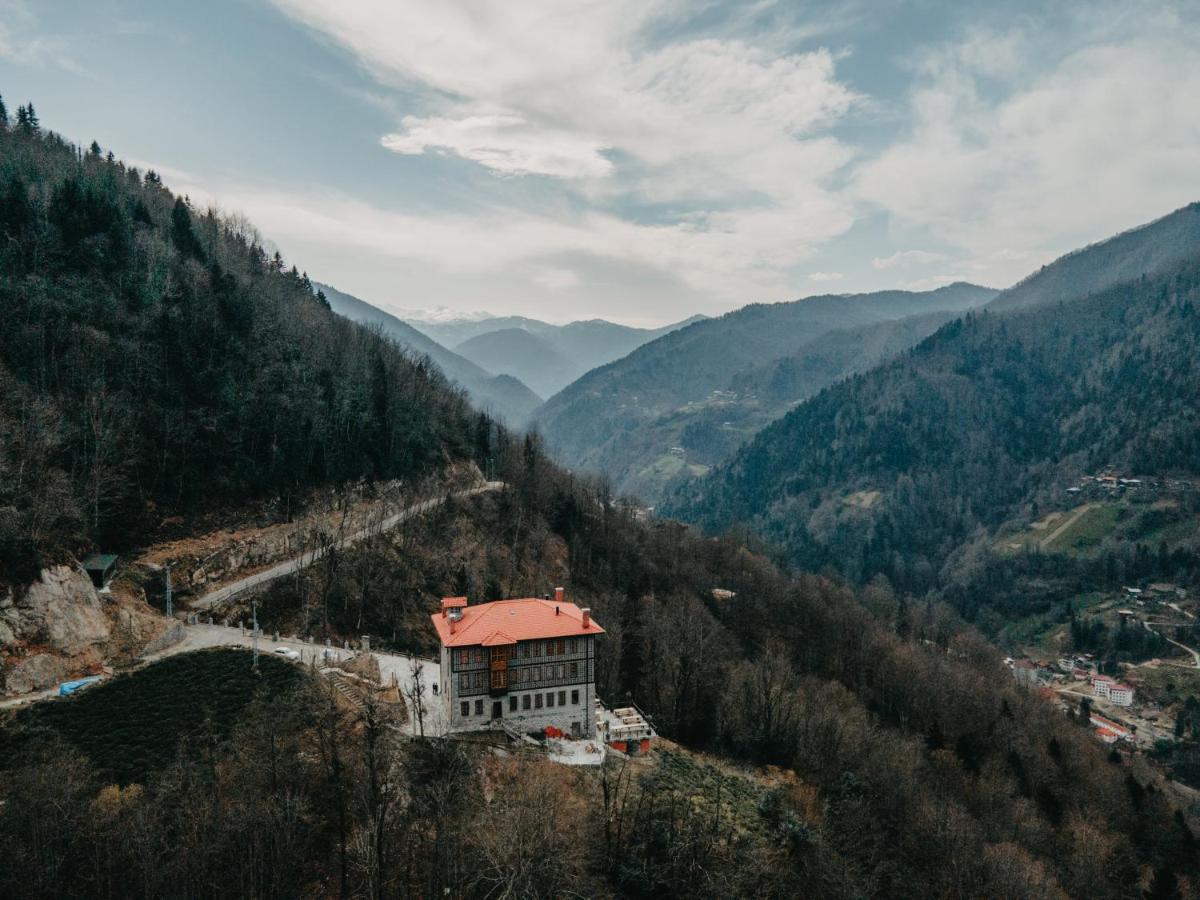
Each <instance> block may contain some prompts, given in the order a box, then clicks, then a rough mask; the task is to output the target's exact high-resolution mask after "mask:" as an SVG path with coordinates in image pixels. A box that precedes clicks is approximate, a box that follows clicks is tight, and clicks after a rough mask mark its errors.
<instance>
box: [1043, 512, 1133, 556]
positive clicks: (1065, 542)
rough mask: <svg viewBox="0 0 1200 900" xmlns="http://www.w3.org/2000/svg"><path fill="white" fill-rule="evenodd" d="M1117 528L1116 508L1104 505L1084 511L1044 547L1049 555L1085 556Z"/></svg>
mask: <svg viewBox="0 0 1200 900" xmlns="http://www.w3.org/2000/svg"><path fill="white" fill-rule="evenodd" d="M1116 527H1117V507H1116V506H1115V505H1113V504H1111V503H1104V504H1101V505H1099V506H1094V507H1092V508H1091V509H1089V510H1086V511H1085V512H1084V513H1083V514H1082V515H1081V516H1080V517H1079V518H1078V519H1076V520H1075V521H1074V522H1072V523H1071V524H1070V525H1069V526H1068V527H1067V528H1066V530H1064V531H1063V532H1062V533H1061V534H1059V535H1056V536H1055V537H1054V539H1053V540H1051V541H1050V542H1049V543H1048V544H1047V545H1046V547H1045V549H1046V550H1047V551H1048V552H1050V553H1066V554H1078V555H1087V554H1089V553H1092V552H1094V551H1095V550H1096V549H1098V548H1099V546H1100V544H1102V543H1103V542H1104V539H1105V538H1107V537H1108V536H1109V535H1110V534H1112V533H1113V531H1114V529H1115V528H1116Z"/></svg>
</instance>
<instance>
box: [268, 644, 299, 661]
mask: <svg viewBox="0 0 1200 900" xmlns="http://www.w3.org/2000/svg"><path fill="white" fill-rule="evenodd" d="M271 652H272V653H274V654H276V655H278V656H282V657H284V658H285V659H290V660H291V661H292V662H299V661H300V652H299V651H298V650H289V649H288V648H287V647H276V648H275V649H274V650H272V651H271Z"/></svg>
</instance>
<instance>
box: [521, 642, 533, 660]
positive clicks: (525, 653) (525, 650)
mask: <svg viewBox="0 0 1200 900" xmlns="http://www.w3.org/2000/svg"><path fill="white" fill-rule="evenodd" d="M530 646H531V645H530V643H529V642H528V641H526V642H525V643H524V644H522V645H521V658H522V659H529V648H530Z"/></svg>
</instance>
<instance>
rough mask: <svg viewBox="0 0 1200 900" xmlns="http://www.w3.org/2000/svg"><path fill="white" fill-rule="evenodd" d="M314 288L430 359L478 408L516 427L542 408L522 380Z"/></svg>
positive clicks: (372, 309) (346, 297)
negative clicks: (494, 372) (539, 407)
mask: <svg viewBox="0 0 1200 900" xmlns="http://www.w3.org/2000/svg"><path fill="white" fill-rule="evenodd" d="M315 287H316V288H317V289H319V290H320V291H322V292H323V293H324V294H325V297H326V299H327V300H328V301H329V305H330V307H331V308H332V309H333V311H334V312H335V313H337V314H338V315H341V316H345V317H346V318H347V319H351V320H352V321H355V322H361V323H362V324H364V325H375V326H378V327H379V328H381V329H383V333H384V334H385V335H387V336H388V337H390V338H392V339H393V340H395V341H397V342H398V343H399V344H400V345H401V346H404V347H407V348H409V349H411V350H413V351H414V352H416V353H419V354H422V355H424V356H428V357H429V358H430V359H431V360H432V361H433V362H434V364H436V365H437V367H438V368H439V369H441V370H442V373H443V374H444V375H445V376H446V377H447V378H449V379H450V380H451V381H454V382H456V383H458V384H460V385H462V387H464V388H465V389H466V391H467V393H468V394H469V395H470V397H471V400H472V401H473V402H474V404H475V405H476V406H477V407H478V408H480V409H483V410H486V411H488V412H490V413H492V414H493V415H495V416H497V417H498V418H500V419H503V420H504V421H505V422H507V423H508V424H510V425H512V426H513V427H514V428H515V427H520V426H521V425H522V424H524V423H525V421H526V420H527V419H528V418H529V415H530V413H532V412H533V411H534V410H535V409H536V408H537V407H538V406H540V405H541V403H542V398H541V397H540V396H538V395H537V394H536V393H534V391H533V390H531V389H530V388H529V386H528V385H526V384H524V383H523V382H522V381H521V380H520V379H519V378H516V377H514V376H512V375H509V374H502V375H496V374H493V373H492V371H491V370H490V369H488V368H487V367H486V366H484V367H482V368H481V367H480V366H479V365H477V364H476V363H474V362H472V361H471V360H470V359H468V358H466V357H464V356H462V355H460V354H458V353H455V352H454V351H452V350H448V349H447V348H446V347H444V346H442V345H441V344H439V343H438V342H437V341H436V340H434V339H433V338H430V337H429V336H427V335H426V334H424V333H422V332H421V331H419V330H417V329H416V328H414V327H413V326H411V325H409V324H408V323H407V322H404V321H402V320H400V319H398V318H396V317H395V316H393V315H392V314H391V313H387V312H384V311H383V310H382V309H379V308H378V307H376V306H372V305H371V304H370V303H367V302H366V301H365V300H360V299H358V298H357V297H355V296H353V295H352V294H347V293H345V292H344V291H339V290H338V289H337V288H334V287H331V286H330V285H327V284H316V285H315Z"/></svg>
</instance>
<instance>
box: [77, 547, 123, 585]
mask: <svg viewBox="0 0 1200 900" xmlns="http://www.w3.org/2000/svg"><path fill="white" fill-rule="evenodd" d="M83 570H84V571H85V572H87V573H88V575H89V576H90V577H91V579H92V584H94V585H95V586H96V588H97V589H103V588H106V587H108V583H109V582H110V581H112V577H113V574H114V573H115V572H116V570H117V555H116V554H115V553H93V554H92V555H91V556H89V557H88V558H87V559H85V560H84V561H83Z"/></svg>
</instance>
